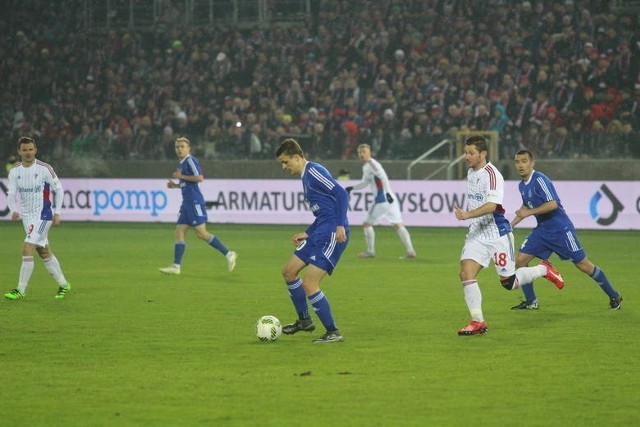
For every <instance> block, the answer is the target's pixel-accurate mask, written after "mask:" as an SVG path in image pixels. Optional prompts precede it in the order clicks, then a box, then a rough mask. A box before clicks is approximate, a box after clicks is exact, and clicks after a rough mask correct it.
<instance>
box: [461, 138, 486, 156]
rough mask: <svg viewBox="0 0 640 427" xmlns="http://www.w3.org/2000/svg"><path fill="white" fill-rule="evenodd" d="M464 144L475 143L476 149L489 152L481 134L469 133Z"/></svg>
mask: <svg viewBox="0 0 640 427" xmlns="http://www.w3.org/2000/svg"><path fill="white" fill-rule="evenodd" d="M464 145H475V146H476V148H477V149H478V151H480V152H482V151H486V152H487V154H488V153H489V144H487V140H486V139H485V137H484V136H482V135H471V136H470V137H468V138H467V139H466V140H465V141H464Z"/></svg>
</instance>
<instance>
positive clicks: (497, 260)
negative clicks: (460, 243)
mask: <svg viewBox="0 0 640 427" xmlns="http://www.w3.org/2000/svg"><path fill="white" fill-rule="evenodd" d="M465 259H472V260H474V261H475V262H477V263H478V264H480V265H481V266H483V267H484V268H487V266H488V265H489V261H492V260H493V264H494V266H495V268H496V273H498V275H499V276H507V277H508V276H511V275H512V274H515V272H516V258H515V250H514V246H513V233H509V234H505V235H504V236H501V237H500V238H498V239H495V240H479V239H466V240H465V241H464V247H463V248H462V254H461V255H460V261H462V260H465Z"/></svg>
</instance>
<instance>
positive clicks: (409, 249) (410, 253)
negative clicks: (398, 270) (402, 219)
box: [393, 223, 416, 259]
mask: <svg viewBox="0 0 640 427" xmlns="http://www.w3.org/2000/svg"><path fill="white" fill-rule="evenodd" d="M393 228H394V229H395V230H396V233H397V234H398V237H399V238H400V241H401V242H402V245H403V246H404V256H403V257H401V258H407V259H412V258H415V257H416V251H415V249H414V248H413V242H412V241H411V235H410V234H409V230H407V227H405V226H404V224H402V223H393Z"/></svg>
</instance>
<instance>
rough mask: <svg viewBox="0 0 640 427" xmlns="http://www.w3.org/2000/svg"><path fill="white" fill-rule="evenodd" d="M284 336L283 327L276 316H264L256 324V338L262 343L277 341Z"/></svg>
mask: <svg viewBox="0 0 640 427" xmlns="http://www.w3.org/2000/svg"><path fill="white" fill-rule="evenodd" d="M280 334H282V325H281V324H280V321H279V320H278V318H277V317H275V316H262V317H261V318H259V319H258V321H257V322H256V336H257V337H258V339H259V340H260V341H275V340H277V339H278V337H279V336H280Z"/></svg>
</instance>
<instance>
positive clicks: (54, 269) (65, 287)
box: [36, 245, 71, 299]
mask: <svg viewBox="0 0 640 427" xmlns="http://www.w3.org/2000/svg"><path fill="white" fill-rule="evenodd" d="M36 251H37V252H38V255H40V258H42V261H43V262H44V266H45V268H46V269H47V271H48V272H49V274H50V275H51V277H53V280H55V281H56V283H57V284H58V291H57V292H56V298H57V299H62V298H64V297H65V295H66V294H67V293H69V291H70V290H71V284H70V283H69V282H67V278H66V277H65V275H64V273H63V272H62V267H60V262H59V261H58V258H56V256H55V255H54V254H53V252H51V248H50V247H49V245H47V246H45V247H36Z"/></svg>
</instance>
